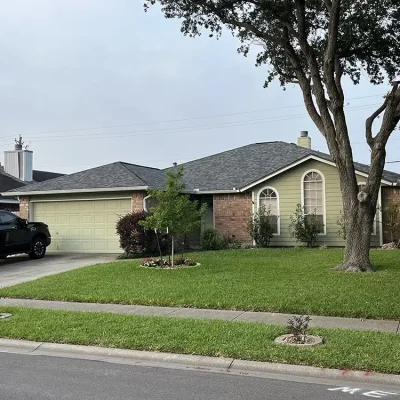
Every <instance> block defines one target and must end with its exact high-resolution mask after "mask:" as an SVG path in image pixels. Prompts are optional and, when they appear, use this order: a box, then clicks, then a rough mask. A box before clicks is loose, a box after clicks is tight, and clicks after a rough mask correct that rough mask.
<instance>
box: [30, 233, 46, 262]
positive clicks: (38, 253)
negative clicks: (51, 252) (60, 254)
mask: <svg viewBox="0 0 400 400" xmlns="http://www.w3.org/2000/svg"><path fill="white" fill-rule="evenodd" d="M45 254H46V243H45V241H44V239H42V238H35V239H33V241H32V247H31V252H30V253H29V257H30V258H33V259H35V260H37V259H39V258H43V257H44V255H45Z"/></svg>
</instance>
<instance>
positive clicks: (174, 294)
mask: <svg viewBox="0 0 400 400" xmlns="http://www.w3.org/2000/svg"><path fill="white" fill-rule="evenodd" d="M398 254H399V253H398V252H396V251H382V250H380V251H379V250H372V251H371V258H372V261H373V264H374V266H375V267H376V269H377V272H374V273H359V274H352V273H345V272H338V271H333V270H332V266H334V265H337V264H339V263H340V261H341V259H342V257H343V250H342V249H324V250H320V249H303V248H298V249H251V250H229V251H215V252H202V253H193V254H190V257H191V258H194V259H196V260H197V261H198V262H200V263H201V266H200V267H196V268H186V269H177V270H160V269H150V268H141V267H140V266H139V264H140V260H128V261H118V262H112V263H107V264H99V265H96V266H91V267H87V268H81V269H77V270H73V271H69V272H65V273H62V274H58V275H53V276H48V277H45V278H42V279H38V280H35V281H31V282H27V283H24V284H20V285H16V286H13V287H10V288H4V289H0V297H16V298H18V297H20V298H30V299H44V300H63V301H78V302H98V303H120V304H142V305H157V306H183V307H196V308H216V309H233V310H251V311H269V312H280V313H290V314H292V313H293V314H312V315H327V316H342V317H355V318H377V319H380V318H382V319H400V301H399V299H398V293H399V286H398V282H399V281H400V263H399V258H398Z"/></svg>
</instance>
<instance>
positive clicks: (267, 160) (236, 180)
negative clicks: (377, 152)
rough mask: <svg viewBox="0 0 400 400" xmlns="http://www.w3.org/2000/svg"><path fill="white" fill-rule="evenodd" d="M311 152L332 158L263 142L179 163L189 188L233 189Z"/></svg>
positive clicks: (393, 179)
mask: <svg viewBox="0 0 400 400" xmlns="http://www.w3.org/2000/svg"><path fill="white" fill-rule="evenodd" d="M310 155H313V156H316V157H319V158H323V159H325V160H327V161H332V158H331V156H329V155H328V154H325V153H321V152H319V151H315V150H310V149H306V148H303V147H299V146H297V145H296V144H293V143H286V142H264V143H254V144H249V145H247V146H243V147H239V148H236V149H233V150H228V151H225V152H223V153H218V154H214V155H212V156H208V157H204V158H201V159H198V160H194V161H190V162H187V163H184V164H181V165H182V166H183V167H184V179H185V183H186V188H187V189H189V190H191V189H200V191H212V190H232V189H233V188H237V189H240V188H243V187H246V186H248V185H250V184H252V183H254V182H257V181H259V180H260V179H262V178H264V177H266V176H268V175H271V174H273V173H276V172H278V171H280V170H282V169H283V168H285V167H288V166H290V165H291V164H293V163H295V162H297V161H300V160H301V159H303V158H307V157H308V156H310ZM355 167H356V169H357V170H359V171H360V172H365V173H368V172H369V167H368V166H367V165H365V164H360V163H355ZM167 170H171V168H168V169H167ZM383 178H384V179H386V180H388V181H390V182H397V180H399V179H400V175H399V174H396V173H394V172H389V171H385V172H384V174H383Z"/></svg>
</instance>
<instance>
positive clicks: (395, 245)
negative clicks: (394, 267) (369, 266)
mask: <svg viewBox="0 0 400 400" xmlns="http://www.w3.org/2000/svg"><path fill="white" fill-rule="evenodd" d="M399 244H400V241H399V243H396V242H390V243H385V244H384V245H383V246H382V249H383V250H395V249H398V248H399Z"/></svg>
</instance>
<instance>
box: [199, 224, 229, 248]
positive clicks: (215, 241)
mask: <svg viewBox="0 0 400 400" xmlns="http://www.w3.org/2000/svg"><path fill="white" fill-rule="evenodd" d="M200 246H201V249H202V250H220V249H222V248H223V242H222V239H221V235H220V234H219V232H218V231H217V230H216V229H213V228H207V229H205V230H204V232H203V233H202V235H201V241H200Z"/></svg>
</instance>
